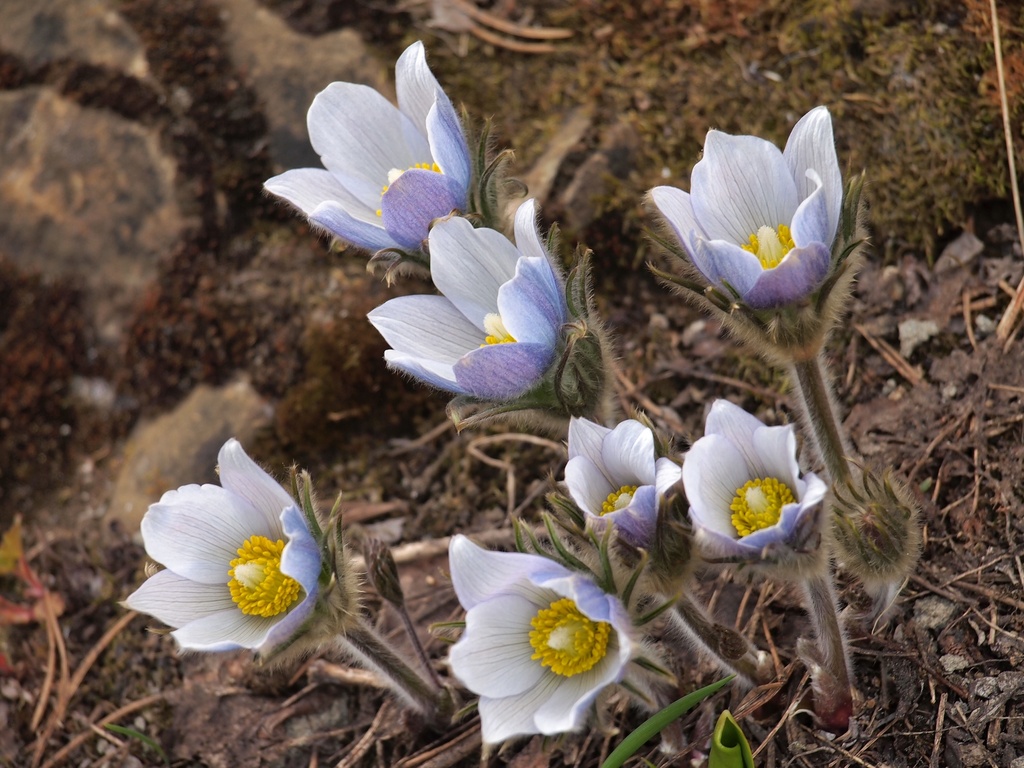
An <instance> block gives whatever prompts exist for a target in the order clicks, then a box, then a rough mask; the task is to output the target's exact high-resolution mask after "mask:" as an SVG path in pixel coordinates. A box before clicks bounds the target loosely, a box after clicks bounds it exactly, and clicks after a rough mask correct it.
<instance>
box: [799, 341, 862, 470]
mask: <svg viewBox="0 0 1024 768" xmlns="http://www.w3.org/2000/svg"><path fill="white" fill-rule="evenodd" d="M792 372H793V380H794V382H795V388H796V392H797V393H798V394H799V396H800V404H801V406H802V408H803V414H804V421H805V422H806V424H807V427H808V428H809V430H810V432H811V434H812V436H813V437H814V445H815V447H816V448H817V449H818V455H819V456H820V457H821V460H822V462H823V463H824V465H825V468H826V469H827V470H828V474H829V477H830V478H831V480H832V482H833V483H843V484H844V485H849V484H850V483H851V481H852V480H853V473H852V472H851V471H850V464H849V458H850V457H851V456H852V455H853V453H852V450H851V448H850V443H849V441H848V440H847V438H846V435H845V433H844V432H843V428H842V425H841V423H840V421H839V417H838V415H837V413H836V405H835V401H834V400H833V398H832V390H831V387H830V386H829V385H828V382H827V381H826V379H825V371H824V364H823V361H822V358H821V354H820V353H819V354H818V355H815V356H814V357H812V358H810V359H807V360H797V361H794V362H793V365H792Z"/></svg>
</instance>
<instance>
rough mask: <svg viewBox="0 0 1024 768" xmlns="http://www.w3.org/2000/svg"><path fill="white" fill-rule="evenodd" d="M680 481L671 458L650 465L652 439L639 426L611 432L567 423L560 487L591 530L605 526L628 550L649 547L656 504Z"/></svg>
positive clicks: (632, 423)
mask: <svg viewBox="0 0 1024 768" xmlns="http://www.w3.org/2000/svg"><path fill="white" fill-rule="evenodd" d="M680 477H681V474H680V469H679V465H678V464H676V463H675V462H673V461H672V460H671V459H668V458H664V457H663V458H660V459H657V460H655V454H654V434H653V433H652V432H651V430H650V429H648V428H647V427H645V426H644V425H643V424H641V423H640V422H639V421H636V420H634V419H630V420H628V421H624V422H622V423H621V424H618V425H616V427H615V428H614V429H608V428H607V427H602V426H601V425H599V424H595V423H594V422H592V421H587V420H586V419H576V418H574V419H573V420H572V421H570V422H569V463H568V464H566V466H565V485H566V487H567V488H568V490H569V495H570V496H572V498H573V501H575V502H576V504H577V505H579V507H580V509H582V510H583V512H584V513H585V514H586V516H587V518H588V522H589V523H590V525H592V526H596V528H597V530H603V528H604V526H605V525H606V524H607V523H608V522H611V523H612V524H614V525H615V527H616V529H617V530H618V532H619V535H621V536H623V537H624V538H625V539H626V540H627V541H628V542H629V543H630V544H632V545H633V546H636V547H643V548H648V547H650V544H651V540H652V538H653V536H654V533H655V524H656V523H657V520H658V502H659V501H660V500H661V497H662V496H664V495H665V493H666V492H667V491H668V489H669V488H671V487H672V486H673V485H674V484H675V483H676V482H678V481H679V479H680Z"/></svg>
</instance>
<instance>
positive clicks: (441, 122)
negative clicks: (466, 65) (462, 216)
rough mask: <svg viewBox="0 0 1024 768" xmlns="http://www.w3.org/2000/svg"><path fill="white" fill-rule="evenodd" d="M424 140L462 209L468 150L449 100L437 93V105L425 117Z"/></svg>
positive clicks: (460, 125) (464, 195)
mask: <svg viewBox="0 0 1024 768" xmlns="http://www.w3.org/2000/svg"><path fill="white" fill-rule="evenodd" d="M427 139H428V140H429V142H430V154H431V155H432V156H433V158H434V161H435V162H436V163H437V165H438V167H439V168H440V169H441V170H442V171H443V172H444V174H445V176H447V177H448V178H450V179H452V181H453V182H454V183H455V185H456V186H457V187H458V189H459V191H460V192H461V196H460V199H459V204H458V206H456V207H457V208H459V209H460V210H461V209H465V207H466V202H467V198H468V190H469V176H470V173H471V171H472V166H471V161H470V158H469V147H468V146H467V145H466V137H465V135H464V134H463V133H462V124H461V123H460V122H459V116H458V115H456V114H455V108H454V107H452V103H451V102H450V101H449V100H448V97H447V96H445V95H444V94H443V93H441V92H440V91H438V99H437V103H436V104H434V106H433V107H432V108H431V110H430V113H429V114H428V115H427Z"/></svg>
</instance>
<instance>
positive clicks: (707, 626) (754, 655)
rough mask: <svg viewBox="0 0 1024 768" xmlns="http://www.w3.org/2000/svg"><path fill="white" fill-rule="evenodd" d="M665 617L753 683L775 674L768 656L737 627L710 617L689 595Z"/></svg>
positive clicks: (681, 599) (725, 665)
mask: <svg viewBox="0 0 1024 768" xmlns="http://www.w3.org/2000/svg"><path fill="white" fill-rule="evenodd" d="M668 616H669V618H670V620H671V621H672V623H673V624H674V625H675V626H676V627H678V628H679V629H680V630H682V632H683V633H684V634H685V635H686V636H687V638H688V639H689V640H690V641H691V642H692V643H694V644H695V645H697V646H699V647H700V648H703V649H704V650H705V651H707V652H708V653H709V654H711V655H712V656H714V657H715V658H716V659H717V660H718V662H719V663H720V664H721V665H722V666H723V667H725V668H726V669H729V670H731V671H733V672H735V673H736V674H738V675H741V676H742V677H744V678H746V679H747V681H748V682H750V683H753V684H754V685H763V684H764V683H767V682H769V681H771V679H772V678H773V677H774V670H773V669H772V666H771V664H770V663H769V659H768V655H767V654H766V653H765V652H764V651H759V650H757V648H755V647H754V646H753V644H752V643H751V642H750V641H749V640H748V639H747V638H745V637H744V636H743V635H741V634H740V633H739V632H737V631H736V630H734V629H732V628H730V627H727V626H725V625H724V624H719V623H717V622H715V621H714V620H712V619H711V618H710V617H709V616H708V615H707V612H706V611H705V610H704V608H702V607H701V606H700V605H698V604H697V603H695V602H694V601H693V600H692V599H691V598H690V597H689V595H684V596H683V597H681V598H679V600H678V601H676V604H675V610H674V611H670V612H669V613H668Z"/></svg>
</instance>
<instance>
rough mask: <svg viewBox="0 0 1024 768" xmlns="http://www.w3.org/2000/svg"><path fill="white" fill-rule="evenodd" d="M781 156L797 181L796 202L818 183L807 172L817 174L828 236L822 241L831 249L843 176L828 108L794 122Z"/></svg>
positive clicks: (839, 206) (841, 195)
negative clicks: (822, 196) (823, 203)
mask: <svg viewBox="0 0 1024 768" xmlns="http://www.w3.org/2000/svg"><path fill="white" fill-rule="evenodd" d="M783 154H784V156H785V159H786V163H787V165H788V166H789V168H790V172H791V173H792V174H793V180H794V181H795V182H796V189H797V199H799V200H806V199H807V198H808V197H810V196H811V194H812V193H813V192H814V190H815V188H816V186H817V181H815V180H813V179H812V178H811V177H809V176H808V174H807V171H808V170H813V171H816V172H817V174H818V177H819V179H820V181H821V186H822V190H823V195H824V202H825V208H826V211H827V213H826V216H827V221H828V224H827V228H826V234H827V237H825V238H823V239H822V242H823V243H825V245H829V246H830V245H831V244H832V239H833V238H834V237H835V234H836V229H837V227H838V224H839V214H840V211H841V210H842V205H843V177H842V173H841V172H840V170H839V157H838V156H837V155H836V143H835V138H834V137H833V135H832V116H831V115H830V114H829V112H828V108H827V107H824V106H821V107H815V108H814V109H812V110H811V111H810V112H808V113H807V114H806V115H804V116H803V117H801V118H800V120H799V121H797V124H796V125H795V126H793V131H792V132H791V133H790V134H789V140H788V141H787V142H786V149H785V151H784V152H783Z"/></svg>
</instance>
